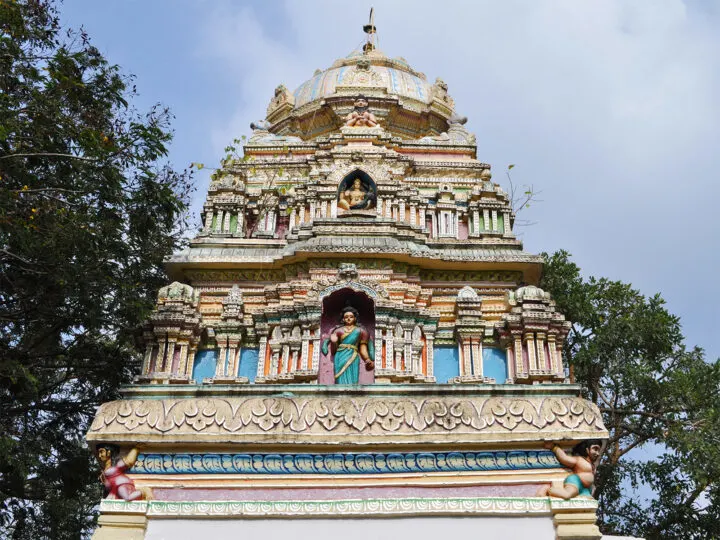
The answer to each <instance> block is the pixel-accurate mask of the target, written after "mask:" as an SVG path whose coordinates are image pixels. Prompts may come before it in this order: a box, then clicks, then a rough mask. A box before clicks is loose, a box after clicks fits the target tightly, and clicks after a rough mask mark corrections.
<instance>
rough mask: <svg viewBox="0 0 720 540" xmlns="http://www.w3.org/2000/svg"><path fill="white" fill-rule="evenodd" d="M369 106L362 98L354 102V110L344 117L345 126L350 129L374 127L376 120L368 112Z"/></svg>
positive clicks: (359, 97)
mask: <svg viewBox="0 0 720 540" xmlns="http://www.w3.org/2000/svg"><path fill="white" fill-rule="evenodd" d="M369 109H370V104H369V103H368V100H367V99H365V97H364V96H358V98H357V99H356V100H355V110H354V111H353V112H351V113H350V114H348V115H347V116H346V117H345V125H346V126H350V127H375V126H377V125H378V122H377V118H375V115H374V114H373V113H371V112H370V110H369Z"/></svg>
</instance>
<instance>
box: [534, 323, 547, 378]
mask: <svg viewBox="0 0 720 540" xmlns="http://www.w3.org/2000/svg"><path fill="white" fill-rule="evenodd" d="M535 336H536V337H535V343H536V354H537V364H538V369H539V370H541V371H548V370H549V368H548V366H547V362H546V360H545V334H544V333H543V332H538V333H537V334H536V335H535Z"/></svg>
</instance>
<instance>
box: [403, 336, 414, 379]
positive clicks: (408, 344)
mask: <svg viewBox="0 0 720 540" xmlns="http://www.w3.org/2000/svg"><path fill="white" fill-rule="evenodd" d="M404 332H405V347H404V350H403V356H404V357H405V371H413V350H412V345H413V342H412V330H409V329H407V328H405V329H404Z"/></svg>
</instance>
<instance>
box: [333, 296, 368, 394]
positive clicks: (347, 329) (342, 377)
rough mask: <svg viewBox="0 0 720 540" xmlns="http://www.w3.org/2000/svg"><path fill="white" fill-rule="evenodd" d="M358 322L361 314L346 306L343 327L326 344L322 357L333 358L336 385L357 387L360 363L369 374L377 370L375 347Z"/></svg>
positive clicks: (334, 332) (336, 329)
mask: <svg viewBox="0 0 720 540" xmlns="http://www.w3.org/2000/svg"><path fill="white" fill-rule="evenodd" d="M358 319H359V313H358V310H357V309H355V308H354V307H351V306H346V307H345V308H343V310H342V324H339V325H338V326H336V327H335V328H333V329H332V330H331V331H330V337H328V338H326V339H325V340H323V344H322V349H321V350H322V353H323V354H328V352H330V353H331V354H332V357H333V366H334V372H335V384H358V379H359V376H360V360H361V359H362V361H363V363H364V364H365V369H366V370H368V371H371V370H372V369H373V368H374V367H375V345H374V343H373V340H372V339H370V334H369V332H368V331H367V330H366V329H365V328H364V327H363V326H361V325H360V322H359V320H358Z"/></svg>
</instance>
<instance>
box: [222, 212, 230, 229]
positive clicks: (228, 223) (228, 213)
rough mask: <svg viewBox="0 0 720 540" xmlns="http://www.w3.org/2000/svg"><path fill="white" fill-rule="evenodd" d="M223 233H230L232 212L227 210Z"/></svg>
mask: <svg viewBox="0 0 720 540" xmlns="http://www.w3.org/2000/svg"><path fill="white" fill-rule="evenodd" d="M222 232H224V233H229V232H230V210H225V215H224V216H223V225H222Z"/></svg>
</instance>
